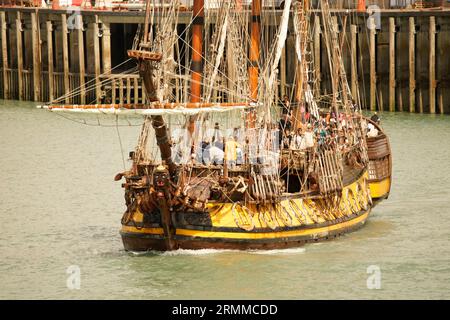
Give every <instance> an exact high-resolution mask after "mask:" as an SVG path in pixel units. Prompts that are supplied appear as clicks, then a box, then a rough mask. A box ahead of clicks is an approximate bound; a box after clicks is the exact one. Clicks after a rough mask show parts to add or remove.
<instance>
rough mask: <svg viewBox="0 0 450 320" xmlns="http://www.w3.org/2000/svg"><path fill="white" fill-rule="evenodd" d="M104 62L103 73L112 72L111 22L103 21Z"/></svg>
mask: <svg viewBox="0 0 450 320" xmlns="http://www.w3.org/2000/svg"><path fill="white" fill-rule="evenodd" d="M102 31H103V32H102V57H103V59H102V62H103V73H104V74H110V73H111V29H110V25H109V23H105V22H102Z"/></svg>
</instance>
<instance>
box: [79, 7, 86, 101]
mask: <svg viewBox="0 0 450 320" xmlns="http://www.w3.org/2000/svg"><path fill="white" fill-rule="evenodd" d="M77 18H78V23H77V26H78V28H77V38H78V41H77V42H78V64H79V73H80V74H79V76H80V103H81V104H85V103H86V92H85V81H86V65H85V61H84V35H83V31H84V26H83V17H82V16H81V15H77Z"/></svg>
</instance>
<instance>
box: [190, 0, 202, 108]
mask: <svg viewBox="0 0 450 320" xmlns="http://www.w3.org/2000/svg"><path fill="white" fill-rule="evenodd" d="M204 18H205V11H204V0H194V8H193V21H192V64H191V70H192V72H191V102H200V98H201V96H202V85H201V82H202V73H203V64H202V56H203V24H204Z"/></svg>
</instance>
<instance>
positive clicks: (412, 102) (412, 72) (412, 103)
mask: <svg viewBox="0 0 450 320" xmlns="http://www.w3.org/2000/svg"><path fill="white" fill-rule="evenodd" d="M415 38H416V24H415V21H414V17H409V112H415V110H416V52H415V50H416V40H415Z"/></svg>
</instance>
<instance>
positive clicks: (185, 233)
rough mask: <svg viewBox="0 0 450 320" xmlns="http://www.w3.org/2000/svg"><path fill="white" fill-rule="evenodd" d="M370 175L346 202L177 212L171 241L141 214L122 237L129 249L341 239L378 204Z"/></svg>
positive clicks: (301, 200) (297, 200)
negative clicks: (374, 204)
mask: <svg viewBox="0 0 450 320" xmlns="http://www.w3.org/2000/svg"><path fill="white" fill-rule="evenodd" d="M367 178H368V174H367V172H363V173H361V175H360V176H359V177H358V178H357V179H356V180H355V181H354V182H353V183H351V184H349V185H348V186H346V187H344V189H343V192H342V195H341V197H340V199H336V198H330V197H320V196H316V197H295V196H294V197H289V198H286V199H284V200H282V201H281V203H280V204H279V205H278V206H275V205H268V206H264V207H258V208H256V207H250V206H249V207H248V208H247V207H234V206H232V204H228V203H224V204H215V205H211V208H210V210H209V211H208V212H206V213H202V214H200V213H183V212H177V213H174V214H173V216H172V220H173V222H174V226H175V230H174V232H173V234H172V235H171V242H172V244H171V245H170V244H169V241H168V237H167V235H166V234H165V232H164V229H163V228H162V226H161V225H160V224H158V223H157V222H156V223H152V224H148V223H147V224H146V223H145V221H144V215H143V214H142V213H140V212H136V213H135V214H134V215H133V217H132V219H130V221H129V222H128V223H127V224H125V225H123V226H122V230H121V236H122V240H123V244H124V247H125V250H128V251H149V250H156V251H166V250H173V249H234V250H249V249H250V250H252V249H264V250H267V249H283V248H292V247H299V246H302V245H304V244H306V243H311V242H318V241H326V240H331V239H335V238H337V237H339V236H341V235H343V234H345V233H348V232H351V231H354V230H357V229H359V228H360V227H362V226H363V225H364V224H365V223H366V221H367V219H368V217H369V214H370V210H371V207H372V201H371V197H370V192H369V186H368V182H367Z"/></svg>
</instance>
